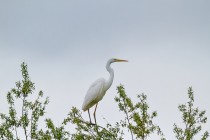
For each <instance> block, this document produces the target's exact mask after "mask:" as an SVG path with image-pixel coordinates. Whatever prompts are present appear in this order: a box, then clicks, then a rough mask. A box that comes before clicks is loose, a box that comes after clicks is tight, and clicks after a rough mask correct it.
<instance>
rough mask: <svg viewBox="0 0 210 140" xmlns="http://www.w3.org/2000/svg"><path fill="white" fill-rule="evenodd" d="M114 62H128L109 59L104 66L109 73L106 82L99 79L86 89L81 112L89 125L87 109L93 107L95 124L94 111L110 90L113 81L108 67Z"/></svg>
mask: <svg viewBox="0 0 210 140" xmlns="http://www.w3.org/2000/svg"><path fill="white" fill-rule="evenodd" d="M114 62H128V61H127V60H121V59H115V58H111V59H109V60H108V62H107V64H106V69H107V71H108V72H109V74H110V76H109V79H108V80H105V79H104V78H100V79H98V80H96V81H95V82H94V83H93V84H92V85H91V86H90V87H89V89H88V91H87V93H86V95H85V99H84V102H83V105H82V110H83V111H87V110H88V114H89V118H90V124H93V123H92V121H91V117H90V111H89V109H90V108H91V107H93V106H94V105H95V110H94V113H93V116H94V120H95V124H96V109H97V105H98V102H99V101H100V100H102V99H103V97H104V95H105V94H106V91H107V90H108V89H109V88H110V86H111V85H112V82H113V79H114V70H113V69H112V68H111V67H110V65H111V64H112V63H114Z"/></svg>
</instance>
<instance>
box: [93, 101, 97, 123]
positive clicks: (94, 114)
mask: <svg viewBox="0 0 210 140" xmlns="http://www.w3.org/2000/svg"><path fill="white" fill-rule="evenodd" d="M97 105H98V103H97V104H96V107H95V110H94V113H93V116H94V120H95V124H96V109H97Z"/></svg>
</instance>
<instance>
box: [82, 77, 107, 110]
mask: <svg viewBox="0 0 210 140" xmlns="http://www.w3.org/2000/svg"><path fill="white" fill-rule="evenodd" d="M105 83H106V80H105V79H104V78H100V79H98V80H96V81H95V82H94V83H93V84H92V85H91V86H90V87H89V89H88V91H87V94H86V95H85V99H84V102H83V105H82V110H84V111H86V110H87V109H89V108H91V107H92V106H94V105H95V104H96V103H98V102H99V101H100V100H101V99H102V98H103V97H104V95H105V92H106V91H105V90H104V87H105Z"/></svg>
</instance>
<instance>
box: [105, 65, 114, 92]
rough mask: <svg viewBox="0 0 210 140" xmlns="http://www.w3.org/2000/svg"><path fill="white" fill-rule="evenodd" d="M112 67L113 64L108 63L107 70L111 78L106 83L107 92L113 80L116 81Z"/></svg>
mask: <svg viewBox="0 0 210 140" xmlns="http://www.w3.org/2000/svg"><path fill="white" fill-rule="evenodd" d="M110 65H111V62H109V61H108V62H107V64H106V69H107V71H108V72H109V74H110V76H109V79H108V80H107V82H106V85H105V90H108V89H109V88H110V86H111V85H112V82H113V79H114V70H113V69H112V68H111V67H110Z"/></svg>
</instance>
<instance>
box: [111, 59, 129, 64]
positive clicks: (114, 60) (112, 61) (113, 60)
mask: <svg viewBox="0 0 210 140" xmlns="http://www.w3.org/2000/svg"><path fill="white" fill-rule="evenodd" d="M114 62H128V60H123V59H116V58H112V59H111V63H114Z"/></svg>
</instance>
